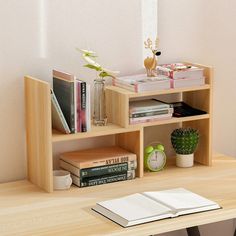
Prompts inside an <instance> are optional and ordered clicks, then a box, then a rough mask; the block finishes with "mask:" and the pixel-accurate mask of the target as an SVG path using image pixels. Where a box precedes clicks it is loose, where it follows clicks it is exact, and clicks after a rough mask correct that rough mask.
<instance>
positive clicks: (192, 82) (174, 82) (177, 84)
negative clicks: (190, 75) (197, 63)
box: [170, 77, 205, 88]
mask: <svg viewBox="0 0 236 236" xmlns="http://www.w3.org/2000/svg"><path fill="white" fill-rule="evenodd" d="M170 81H171V88H186V87H193V86H202V85H204V84H205V77H200V78H194V79H171V80H170Z"/></svg>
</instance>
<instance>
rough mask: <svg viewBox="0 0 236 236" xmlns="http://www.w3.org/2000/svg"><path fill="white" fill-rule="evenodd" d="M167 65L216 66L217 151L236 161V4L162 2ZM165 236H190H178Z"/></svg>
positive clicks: (214, 231)
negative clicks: (176, 63) (181, 62)
mask: <svg viewBox="0 0 236 236" xmlns="http://www.w3.org/2000/svg"><path fill="white" fill-rule="evenodd" d="M158 17H159V25H158V31H159V37H160V44H161V48H162V56H161V61H162V62H170V61H172V62H176V61H179V60H186V61H193V62H199V63H206V64H209V65H212V66H214V68H215V78H214V94H213V149H214V151H215V152H220V153H226V154H228V155H232V156H234V157H235V156H236V145H235V144H236V121H235V117H236V106H235V105H234V101H236V93H235V88H236V74H235V72H234V69H235V68H236V53H235V51H236V46H235V42H236V27H235V26H234V23H235V22H236V1H235V0H227V1H225V0H217V1H215V0H209V1H204V0H178V1H173V0H159V12H158ZM234 229H235V225H234V223H233V221H225V222H220V223H217V224H211V225H206V226H201V227H200V231H201V235H202V236H213V235H214V236H221V235H224V236H232V235H233V232H234ZM160 236H186V232H185V231H183V230H182V231H176V232H171V233H168V234H163V235H160Z"/></svg>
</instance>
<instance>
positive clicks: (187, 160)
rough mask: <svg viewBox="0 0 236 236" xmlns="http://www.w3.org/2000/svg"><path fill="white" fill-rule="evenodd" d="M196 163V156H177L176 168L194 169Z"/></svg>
mask: <svg viewBox="0 0 236 236" xmlns="http://www.w3.org/2000/svg"><path fill="white" fill-rule="evenodd" d="M193 163H194V154H193V153H192V154H177V155H176V166H178V167H192V166H193Z"/></svg>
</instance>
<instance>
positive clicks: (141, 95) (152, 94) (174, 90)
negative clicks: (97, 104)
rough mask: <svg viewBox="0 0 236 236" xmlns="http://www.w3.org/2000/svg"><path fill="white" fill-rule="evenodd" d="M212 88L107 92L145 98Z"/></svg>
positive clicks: (119, 89) (116, 89) (206, 86)
mask: <svg viewBox="0 0 236 236" xmlns="http://www.w3.org/2000/svg"><path fill="white" fill-rule="evenodd" d="M210 88H211V86H210V85H209V84H205V85H201V86H195V87H190V88H176V89H166V90H157V91H152V92H143V93H135V92H131V91H128V90H125V89H123V88H119V87H115V86H107V88H106V89H107V90H112V91H116V92H118V93H121V94H124V95H125V96H128V97H129V98H143V97H153V96H157V95H163V94H173V93H183V92H191V91H199V90H209V89H210Z"/></svg>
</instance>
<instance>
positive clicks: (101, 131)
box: [52, 124, 140, 143]
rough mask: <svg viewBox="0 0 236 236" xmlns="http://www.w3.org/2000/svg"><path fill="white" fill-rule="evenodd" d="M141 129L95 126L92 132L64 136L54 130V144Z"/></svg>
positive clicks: (112, 125)
mask: <svg viewBox="0 0 236 236" xmlns="http://www.w3.org/2000/svg"><path fill="white" fill-rule="evenodd" d="M139 130H140V127H130V128H128V129H125V128H123V127H120V126H118V125H114V124H108V125H107V126H93V125H92V128H91V131H89V132H84V133H75V134H63V133H61V132H59V131H57V130H52V142H53V143H56V142H63V141H71V140H77V139H84V138H91V137H99V136H106V135H114V134H120V133H127V132H133V131H139Z"/></svg>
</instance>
